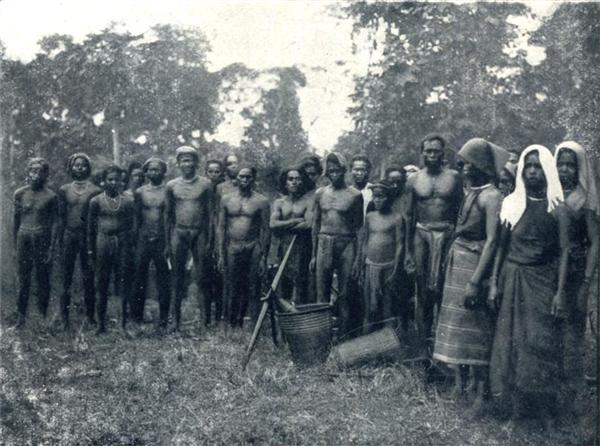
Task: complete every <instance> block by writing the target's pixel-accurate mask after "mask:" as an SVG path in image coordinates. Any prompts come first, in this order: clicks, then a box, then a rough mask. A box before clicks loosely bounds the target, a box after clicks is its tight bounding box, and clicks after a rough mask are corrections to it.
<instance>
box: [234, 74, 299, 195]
mask: <svg viewBox="0 0 600 446" xmlns="http://www.w3.org/2000/svg"><path fill="white" fill-rule="evenodd" d="M266 74H267V75H269V76H272V81H271V82H269V83H268V86H266V87H259V89H258V91H259V94H258V100H257V101H256V103H254V104H253V105H251V106H248V107H246V108H244V110H243V111H242V116H243V117H244V118H245V119H246V120H247V121H248V126H247V127H246V129H245V131H244V138H243V139H242V142H241V148H240V149H241V152H242V156H243V157H244V158H245V159H246V160H247V161H249V162H251V163H253V164H254V165H256V167H258V168H259V169H260V170H261V175H262V177H263V178H262V179H263V184H264V185H265V186H266V188H267V189H271V190H274V189H275V188H276V185H277V173H278V172H279V170H280V169H281V168H282V167H283V166H285V165H289V164H291V163H293V162H294V161H296V160H297V158H298V155H299V154H300V153H303V152H305V151H307V149H308V139H307V135H306V132H305V131H304V130H303V128H302V119H301V117H300V110H299V107H300V100H299V98H298V94H297V90H298V89H299V88H301V87H303V86H305V85H306V78H305V76H304V74H303V73H302V72H301V71H300V69H298V68H297V67H286V68H275V69H271V70H268V71H267V72H266Z"/></svg>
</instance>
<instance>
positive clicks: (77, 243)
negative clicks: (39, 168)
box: [58, 152, 102, 329]
mask: <svg viewBox="0 0 600 446" xmlns="http://www.w3.org/2000/svg"><path fill="white" fill-rule="evenodd" d="M67 170H68V172H69V174H71V177H72V178H73V181H72V182H70V183H67V184H64V185H62V186H61V188H60V189H59V190H58V204H59V219H60V224H59V227H58V241H59V246H60V248H61V251H62V258H61V263H62V280H63V283H62V285H63V289H62V294H61V300H60V304H61V312H62V317H63V324H64V328H65V329H68V328H69V309H70V305H71V295H70V290H71V284H72V283H73V272H74V269H75V261H76V260H77V256H79V265H80V268H81V276H82V282H83V293H84V302H85V312H86V316H87V322H88V323H89V324H94V323H95V321H94V301H95V294H94V293H95V290H94V271H93V269H92V264H91V261H90V259H89V256H88V253H87V251H88V250H87V242H86V234H85V231H86V228H87V210H88V204H89V202H90V200H91V199H92V197H94V196H96V195H98V194H99V193H100V192H102V190H101V189H100V188H99V187H98V186H96V185H95V184H94V183H92V182H91V181H90V180H89V177H90V175H91V173H92V162H91V160H90V158H89V156H87V155H86V154H85V153H81V152H79V153H74V154H73V155H71V156H70V157H69V159H68V160H67Z"/></svg>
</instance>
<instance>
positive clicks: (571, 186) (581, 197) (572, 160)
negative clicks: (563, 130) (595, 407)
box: [554, 141, 600, 407]
mask: <svg viewBox="0 0 600 446" xmlns="http://www.w3.org/2000/svg"><path fill="white" fill-rule="evenodd" d="M554 158H555V159H556V166H557V168H558V175H559V178H560V182H561V184H562V187H563V191H564V194H565V205H566V208H567V211H568V213H569V217H570V225H569V268H568V274H567V283H566V285H565V294H566V296H567V301H568V308H567V321H566V322H567V323H566V325H565V340H564V345H565V355H564V365H563V372H564V378H563V383H564V384H565V387H564V391H565V392H564V393H565V396H566V398H565V399H564V401H565V403H569V406H571V405H572V403H575V402H576V400H578V399H579V398H577V397H578V396H579V395H581V393H582V391H583V390H584V387H585V382H584V379H583V378H584V373H583V368H584V364H583V355H584V351H585V328H586V315H587V301H588V296H589V292H590V281H591V280H592V278H593V277H594V272H595V269H596V266H597V265H598V243H599V241H598V217H599V215H600V203H599V202H598V191H597V187H596V181H595V178H594V172H592V169H591V163H590V162H589V159H588V157H587V154H586V152H585V149H584V148H583V147H582V146H581V145H579V144H577V143H576V142H574V141H566V142H563V143H561V144H559V146H558V147H557V149H556V152H555V155H554ZM577 402H578V401H577ZM577 406H578V404H577V405H576V406H575V407H577Z"/></svg>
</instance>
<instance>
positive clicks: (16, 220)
mask: <svg viewBox="0 0 600 446" xmlns="http://www.w3.org/2000/svg"><path fill="white" fill-rule="evenodd" d="M21 195H22V192H21V191H20V190H17V191H16V192H15V195H14V199H13V202H14V215H13V244H14V248H15V252H16V250H17V234H18V233H19V227H20V226H21V214H22V212H23V206H22V204H21V199H22V197H21Z"/></svg>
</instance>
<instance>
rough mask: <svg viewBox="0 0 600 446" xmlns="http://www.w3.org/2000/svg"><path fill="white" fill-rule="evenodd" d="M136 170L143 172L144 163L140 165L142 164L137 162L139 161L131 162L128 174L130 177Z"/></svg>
mask: <svg viewBox="0 0 600 446" xmlns="http://www.w3.org/2000/svg"><path fill="white" fill-rule="evenodd" d="M135 169H140V170H143V169H142V163H140V162H139V161H137V160H133V161H131V162H130V163H129V166H128V167H127V173H128V174H129V175H131V172H133V171H134V170H135Z"/></svg>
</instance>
